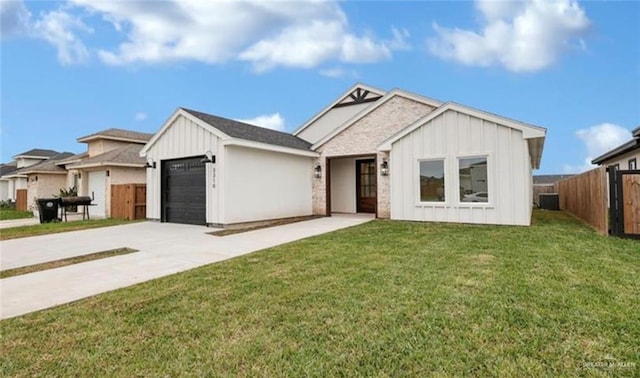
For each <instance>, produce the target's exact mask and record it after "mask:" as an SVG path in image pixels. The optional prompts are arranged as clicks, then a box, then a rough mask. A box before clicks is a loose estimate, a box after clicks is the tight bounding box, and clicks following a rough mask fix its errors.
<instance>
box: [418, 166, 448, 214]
mask: <svg viewBox="0 0 640 378" xmlns="http://www.w3.org/2000/svg"><path fill="white" fill-rule="evenodd" d="M423 161H442V169H443V170H444V201H422V200H421V199H420V163H421V162H423ZM447 164H448V163H447V157H446V156H434V157H425V158H419V159H417V160H416V164H415V165H414V166H415V167H416V170H415V171H414V173H413V182H414V184H413V187H414V188H416V194H415V196H416V204H417V205H416V206H433V207H444V206H447V205H448V204H449V197H450V196H449V195H448V194H447V182H448V181H449V180H447Z"/></svg>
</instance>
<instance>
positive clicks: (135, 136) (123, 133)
mask: <svg viewBox="0 0 640 378" xmlns="http://www.w3.org/2000/svg"><path fill="white" fill-rule="evenodd" d="M152 136H153V134H149V133H142V132H139V131H133V130H123V129H113V128H112V129H106V130H102V131H98V132H97V133H93V134H89V135H87V136H83V137H80V138H78V139H77V140H78V142H88V141H90V140H94V139H115V140H127V141H136V142H140V143H147V142H148V141H149V139H151V137H152Z"/></svg>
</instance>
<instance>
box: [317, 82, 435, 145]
mask: <svg viewBox="0 0 640 378" xmlns="http://www.w3.org/2000/svg"><path fill="white" fill-rule="evenodd" d="M396 96H400V97H404V98H408V99H409V100H413V101H416V102H419V103H422V104H425V105H429V106H432V107H434V108H438V107H439V106H441V105H442V102H440V101H438V100H434V99H432V98H429V97H424V96H420V95H417V94H415V93H411V92H407V91H404V90H402V89H393V90H392V91H390V92H389V93H387V94H385V95H384V96H383V97H382V98H381V99H379V100H378V101H376V102H374V103H373V104H372V105H371V106H369V107H367V108H365V109H362V111H360V112H359V113H357V114H356V115H354V116H353V117H351V118H349V119H348V120H347V121H345V122H344V123H343V124H342V125H341V126H339V127H338V128H336V129H334V130H333V131H332V132H330V133H329V134H327V135H325V136H324V137H323V138H322V139H320V140H319V141H317V142H316V143H315V144H314V145H313V146H311V149H313V150H315V149H317V148H318V147H320V146H322V145H323V144H325V143H327V142H328V141H330V140H331V139H333V138H334V137H335V136H336V135H338V134H340V133H341V132H343V131H344V130H346V129H347V128H349V127H351V126H352V125H353V124H354V123H356V122H358V121H359V120H361V119H362V118H364V117H365V116H366V115H367V114H369V113H371V112H373V111H374V110H376V109H378V108H379V107H381V106H382V105H383V104H385V103H386V102H388V101H389V100H391V99H392V98H394V97H396Z"/></svg>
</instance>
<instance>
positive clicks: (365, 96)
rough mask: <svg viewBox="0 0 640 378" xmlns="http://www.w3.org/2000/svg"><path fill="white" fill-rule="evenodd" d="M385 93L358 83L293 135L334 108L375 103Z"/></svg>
mask: <svg viewBox="0 0 640 378" xmlns="http://www.w3.org/2000/svg"><path fill="white" fill-rule="evenodd" d="M385 93H386V92H385V91H383V90H381V89H378V88H374V87H371V86H369V85H366V84H362V83H356V84H354V85H353V86H352V87H351V88H349V89H347V91H346V92H344V93H343V94H342V95H340V96H338V98H337V99H336V100H335V101H333V102H332V103H331V104H329V105H328V106H327V107H325V108H324V109H322V110H321V111H320V112H318V113H316V115H314V116H313V117H311V119H310V120H308V121H307V122H305V123H304V124H303V125H302V126H300V127H298V129H296V130H295V131H294V132H293V135H298V134H300V133H301V132H302V130H304V129H306V128H307V127H309V126H310V125H311V124H313V123H314V122H315V121H317V120H318V119H319V118H321V117H322V116H324V115H325V114H327V113H328V112H329V111H330V110H331V109H333V108H336V107H340V106H347V105H351V104H362V103H366V102H374V101H376V100H378V99H380V98H382V96H384V94H385Z"/></svg>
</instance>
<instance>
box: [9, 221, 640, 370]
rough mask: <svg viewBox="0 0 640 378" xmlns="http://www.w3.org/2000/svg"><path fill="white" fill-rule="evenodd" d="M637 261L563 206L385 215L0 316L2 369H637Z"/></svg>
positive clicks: (632, 246)
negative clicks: (461, 219) (519, 223)
mask: <svg viewBox="0 0 640 378" xmlns="http://www.w3.org/2000/svg"><path fill="white" fill-rule="evenodd" d="M639 273H640V243H639V242H637V241H631V240H621V239H615V238H607V237H602V236H599V235H597V234H596V233H595V232H593V231H592V230H591V229H590V228H588V227H587V226H585V225H584V224H582V223H580V222H578V221H576V220H574V219H573V218H571V217H569V216H568V215H565V214H563V213H560V212H536V215H535V225H534V226H532V227H529V228H526V227H491V226H473V225H456V224H423V223H411V222H397V221H384V220H379V221H373V222H370V223H368V224H364V225H361V226H357V227H352V228H349V229H345V230H341V231H338V232H334V233H330V234H326V235H321V236H318V237H313V238H309V239H305V240H302V241H299V242H295V243H291V244H287V245H284V246H280V247H276V248H272V249H269V250H265V251H262V252H258V253H254V254H251V255H247V256H243V257H240V258H236V259H233V260H229V261H225V262H222V263H218V264H214V265H209V266H205V267H202V268H199V269H195V270H192V271H189V272H185V273H181V274H176V275H173V276H170V277H166V278H163V279H159V280H155V281H151V282H147V283H143V284H140V285H137V286H134V287H131V288H127V289H122V290H118V291H114V292H110V293H106V294H104V295H100V296H97V297H94V298H89V299H87V300H82V301H79V302H76V303H73V304H69V305H64V306H61V307H58V308H54V309H50V310H46V311H41V312H38V313H34V314H30V315H26V316H22V317H19V318H15V319H9V320H4V321H2V322H1V323H0V326H1V327H2V338H1V341H0V345H1V350H2V357H1V359H2V361H1V369H2V370H1V371H0V373H1V374H2V375H3V376H33V375H41V376H95V375H101V376H104V375H107V376H127V377H129V376H178V375H195V376H238V375H239V376H306V375H309V376H321V377H325V376H337V375H339V376H425V375H436V376H456V377H457V376H516V377H528V376H577V375H586V376H603V377H606V376H611V375H615V376H638V375H639V374H640V301H639V300H638V298H639V293H640V276H639ZM602 365H607V366H613V367H607V368H605V367H602Z"/></svg>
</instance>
